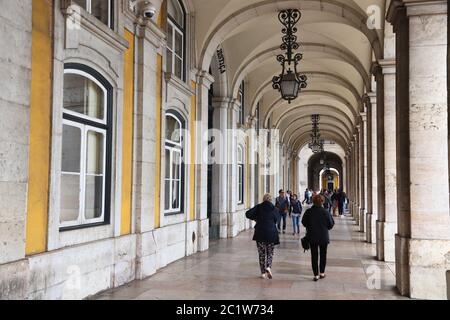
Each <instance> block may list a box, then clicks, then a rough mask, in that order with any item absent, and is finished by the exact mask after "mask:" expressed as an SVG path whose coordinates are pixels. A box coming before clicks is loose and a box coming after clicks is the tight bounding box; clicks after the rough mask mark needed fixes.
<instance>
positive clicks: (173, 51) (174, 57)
mask: <svg viewBox="0 0 450 320" xmlns="http://www.w3.org/2000/svg"><path fill="white" fill-rule="evenodd" d="M184 12H185V11H184V9H183V7H182V5H181V3H180V2H179V1H178V0H168V1H167V57H166V58H167V72H169V73H172V74H173V75H175V76H176V77H178V78H179V79H181V80H184V68H185V58H184V55H185V45H184V44H185V13H184Z"/></svg>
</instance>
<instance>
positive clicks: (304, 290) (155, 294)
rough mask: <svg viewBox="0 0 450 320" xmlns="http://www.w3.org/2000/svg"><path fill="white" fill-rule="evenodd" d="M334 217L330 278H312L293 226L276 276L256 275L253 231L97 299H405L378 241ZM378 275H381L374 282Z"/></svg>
mask: <svg viewBox="0 0 450 320" xmlns="http://www.w3.org/2000/svg"><path fill="white" fill-rule="evenodd" d="M335 220H336V226H335V228H334V229H333V231H332V232H331V237H332V244H331V246H330V248H329V254H328V267H327V278H326V279H325V280H321V281H319V282H317V283H315V282H313V281H312V275H311V268H310V262H309V259H310V255H309V253H303V250H301V249H300V248H301V245H300V243H299V241H298V239H294V237H293V236H292V234H290V230H291V225H289V226H288V231H289V233H287V234H285V235H283V236H282V240H281V241H282V244H281V245H280V246H279V247H278V249H277V250H276V256H275V260H274V266H273V271H274V279H273V280H263V279H259V278H258V274H259V269H258V263H257V253H256V249H255V244H254V242H253V241H251V238H252V235H253V231H252V230H250V231H247V232H244V233H242V234H241V235H239V236H238V237H236V238H234V239H229V240H219V241H214V242H212V243H211V248H210V250H209V251H206V252H203V253H199V254H196V255H193V256H190V257H187V258H185V259H183V260H180V261H177V262H175V263H173V264H171V265H169V266H168V267H166V268H164V269H162V270H160V271H159V272H158V273H157V274H156V275H154V276H153V277H150V278H148V279H147V280H143V281H134V282H132V283H130V284H128V285H125V286H122V287H119V288H116V289H113V290H109V291H106V292H103V293H101V294H99V295H98V296H95V297H93V298H94V299H144V300H147V299H149V300H160V299H173V300H180V299H183V300H186V299H187V300H196V299H199V300H204V299H208V300H215V299H223V300H235V299H238V300H240V299H249V300H254V299H263V300H264V299H275V300H278V299H293V300H303V299H305V300H310V299H320V300H326V299H333V300H336V299H343V300H367V299H368V300H372V299H383V300H385V299H406V298H404V297H401V296H399V295H398V293H397V291H396V289H395V276H394V273H393V272H394V264H388V263H384V262H379V261H376V260H374V258H373V257H374V256H375V246H374V245H371V244H367V243H365V242H363V240H364V237H363V234H361V233H359V232H358V228H357V226H355V223H354V221H352V220H351V219H350V218H344V219H339V218H336V219H335ZM303 232H304V230H302V235H303ZM375 274H378V275H377V276H374V275H375ZM374 278H377V279H375V281H373V280H374ZM371 280H372V281H371ZM377 280H379V281H378V283H379V284H380V286H379V289H375V290H370V289H368V287H367V283H368V282H369V283H376V282H377Z"/></svg>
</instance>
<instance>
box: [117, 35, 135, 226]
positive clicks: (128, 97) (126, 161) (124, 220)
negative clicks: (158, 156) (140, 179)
mask: <svg viewBox="0 0 450 320" xmlns="http://www.w3.org/2000/svg"><path fill="white" fill-rule="evenodd" d="M125 39H126V40H127V41H128V43H129V48H128V49H127V51H126V52H125V61H124V90H123V93H124V106H123V124H122V125H123V134H122V139H123V141H122V210H121V211H122V215H121V226H120V234H121V235H127V234H131V212H132V203H131V201H132V200H131V199H132V184H133V108H134V34H133V33H132V32H130V31H128V30H127V29H125Z"/></svg>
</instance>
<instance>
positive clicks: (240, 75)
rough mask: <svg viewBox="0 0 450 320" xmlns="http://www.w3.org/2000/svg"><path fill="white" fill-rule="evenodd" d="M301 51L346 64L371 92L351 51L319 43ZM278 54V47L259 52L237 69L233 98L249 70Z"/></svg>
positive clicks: (364, 73) (362, 71) (361, 67)
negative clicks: (321, 53)
mask: <svg viewBox="0 0 450 320" xmlns="http://www.w3.org/2000/svg"><path fill="white" fill-rule="evenodd" d="M301 51H302V53H305V52H306V53H307V52H311V53H315V52H323V53H327V54H329V55H330V56H331V58H333V59H336V60H339V61H343V62H346V63H348V64H349V65H350V66H352V67H353V68H354V69H355V70H356V72H358V74H359V75H360V76H361V79H362V80H363V83H364V85H365V87H366V88H367V90H368V91H370V90H371V81H370V75H369V74H368V73H367V71H366V69H365V68H364V66H363V65H362V63H361V62H360V61H359V59H358V58H357V57H356V56H355V55H354V54H353V53H352V52H351V51H349V50H342V49H339V48H336V47H334V46H330V45H326V44H320V43H302V45H301ZM279 52H280V48H279V46H278V47H273V48H270V49H267V50H265V51H263V52H260V53H258V54H255V55H254V56H252V57H250V58H248V59H247V60H246V61H244V62H243V63H242V64H241V65H240V66H239V68H238V69H237V72H236V74H235V76H234V78H233V83H232V89H233V96H236V95H237V92H238V90H239V84H240V83H241V82H242V79H244V78H245V76H246V75H247V74H248V73H249V72H251V70H254V69H256V68H257V67H258V65H259V64H261V63H263V62H264V61H266V60H268V59H274V57H275V56H276V54H277V53H279ZM274 61H275V60H274ZM302 73H305V72H302Z"/></svg>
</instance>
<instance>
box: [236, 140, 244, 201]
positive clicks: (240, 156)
mask: <svg viewBox="0 0 450 320" xmlns="http://www.w3.org/2000/svg"><path fill="white" fill-rule="evenodd" d="M244 162H245V161H244V148H243V147H242V146H238V150H237V174H238V176H237V184H238V185H237V187H238V204H243V203H244Z"/></svg>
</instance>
